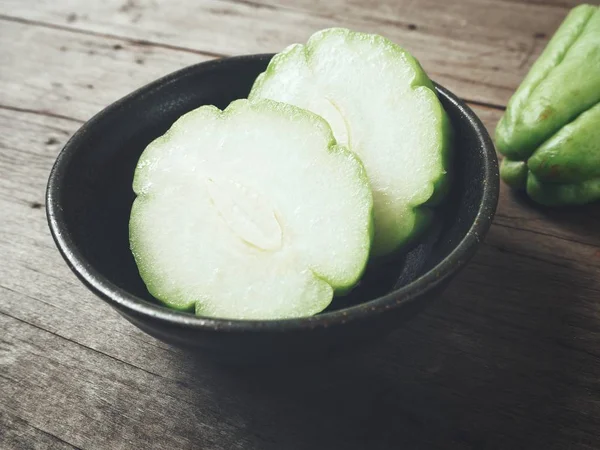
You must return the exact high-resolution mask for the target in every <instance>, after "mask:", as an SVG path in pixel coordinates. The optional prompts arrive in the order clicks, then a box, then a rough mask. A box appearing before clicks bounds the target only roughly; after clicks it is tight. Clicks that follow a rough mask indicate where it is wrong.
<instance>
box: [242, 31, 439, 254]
mask: <svg viewBox="0 0 600 450" xmlns="http://www.w3.org/2000/svg"><path fill="white" fill-rule="evenodd" d="M249 98H250V99H251V100H257V99H264V98H268V99H272V100H276V101H280V102H285V103H289V104H292V105H296V106H299V107H301V108H304V109H308V110H309V111H313V112H315V113H316V114H319V115H320V116H322V117H323V118H324V119H325V120H327V121H328V122H329V124H330V125H331V127H332V129H333V132H334V134H335V137H336V139H337V141H338V142H339V143H340V144H345V145H348V147H349V148H350V150H352V151H353V152H355V153H356V154H357V155H358V156H359V157H360V158H361V159H362V161H363V163H364V165H365V168H366V170H367V173H368V176H369V179H370V181H371V185H372V188H373V197H374V211H375V242H374V254H375V255H383V254H386V253H391V252H392V251H394V250H395V249H397V248H398V247H400V246H401V245H402V244H403V243H404V242H406V241H407V240H408V239H409V238H411V237H412V235H414V234H415V232H416V231H418V229H419V228H420V227H421V223H422V222H423V221H425V220H426V219H427V216H428V210H427V209H426V208H423V207H422V205H423V204H424V203H425V202H427V201H428V200H429V199H430V198H431V197H432V195H433V193H434V191H435V190H436V189H437V188H439V187H440V186H441V184H442V181H443V179H444V176H445V173H446V171H445V163H444V160H445V156H446V153H447V151H448V144H449V136H448V135H449V125H448V121H447V118H446V115H445V112H444V110H443V108H442V106H441V104H440V102H439V100H438V98H437V96H436V94H435V92H434V90H433V85H432V83H431V81H430V80H429V79H428V77H427V75H426V74H425V72H424V71H423V70H422V69H421V67H420V65H419V63H418V62H417V61H416V60H415V59H414V58H413V57H412V56H410V55H409V54H408V53H407V52H406V51H404V50H403V49H402V48H401V47H399V46H398V45H396V44H394V43H392V42H391V41H389V40H387V39H385V38H383V37H381V36H377V35H371V34H364V33H357V32H351V31H349V30H347V29H341V28H333V29H328V30H324V31H321V32H318V33H316V34H315V35H313V36H312V37H311V38H310V40H309V41H308V43H307V44H306V45H299V44H295V45H292V46H290V47H288V48H287V49H286V50H284V51H283V52H281V53H280V54H278V55H276V56H275V57H274V58H273V59H272V60H271V62H270V64H269V67H268V68H267V70H266V72H265V73H263V74H261V75H260V76H259V77H258V78H257V80H256V83H255V84H254V87H253V88H252V92H251V94H250V96H249Z"/></svg>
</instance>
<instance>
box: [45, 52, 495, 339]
mask: <svg viewBox="0 0 600 450" xmlns="http://www.w3.org/2000/svg"><path fill="white" fill-rule="evenodd" d="M273 55H274V54H271V53H262V54H254V55H242V56H232V57H222V58H218V59H214V60H211V61H205V62H201V63H197V64H194V65H191V66H188V67H185V68H183V69H180V70H177V71H175V72H172V73H170V74H168V75H166V76H164V77H161V78H158V79H157V80H155V81H153V82H151V83H149V84H147V85H145V86H142V87H140V88H138V89H137V90H135V91H133V92H131V93H130V94H128V95H126V96H125V97H122V98H121V99H119V100H117V101H116V102H114V103H112V104H110V105H109V106H107V107H106V108H104V109H102V110H101V111H100V112H98V113H97V114H95V115H94V116H93V117H92V118H91V119H90V120H88V121H87V122H86V123H84V124H83V125H82V126H81V127H80V128H79V129H78V130H77V131H76V132H75V134H74V135H73V136H72V137H71V138H70V139H69V141H68V142H67V143H66V144H65V146H64V147H63V149H62V150H61V152H60V153H59V155H58V156H57V158H56V161H55V163H54V165H53V167H52V170H51V171H50V175H49V178H48V184H47V188H46V216H47V220H48V226H49V228H50V232H51V235H52V237H53V239H54V241H55V244H56V246H57V247H58V250H59V252H60V253H61V255H62V257H63V258H64V260H65V261H66V263H67V265H68V266H69V268H70V269H71V270H72V271H73V272H74V273H75V275H76V276H77V277H78V278H79V279H80V280H81V281H82V282H83V284H85V285H86V286H87V287H88V288H89V289H90V290H91V291H92V292H93V293H95V294H96V295H97V296H99V297H100V298H102V299H103V300H104V301H106V302H107V303H109V304H110V305H111V306H113V307H115V308H116V309H117V310H119V311H120V312H123V313H125V314H130V315H131V314H133V315H134V316H137V317H146V318H148V319H154V320H158V321H163V322H168V323H169V324H171V325H174V326H183V327H185V328H194V329H202V330H212V331H231V332H240V331H244V332H248V331H249V332H252V331H254V332H256V331H270V332H282V331H292V330H296V331H301V330H307V329H315V328H327V327H330V326H333V325H342V324H345V323H350V322H353V321H357V320H361V319H364V318H366V317H372V316H375V315H379V314H382V313H385V312H387V311H389V310H392V309H396V308H400V307H404V306H406V304H407V303H412V302H414V301H416V300H418V298H419V297H420V296H421V295H422V294H424V293H426V292H428V291H431V290H433V289H435V288H436V287H437V286H438V285H440V284H442V283H444V282H445V280H447V279H449V278H450V277H452V276H453V275H454V274H455V273H456V272H458V271H459V270H460V269H461V268H462V267H464V266H465V265H466V263H467V262H468V261H469V260H470V259H471V257H472V256H473V255H474V254H475V252H476V250H477V247H478V244H479V242H480V240H481V239H482V237H483V236H484V235H485V234H486V233H487V231H488V229H489V228H490V226H491V223H492V220H493V218H494V215H495V212H496V207H497V203H498V198H499V190H500V186H499V173H498V160H497V157H496V152H495V148H494V144H493V142H492V139H491V137H490V136H489V134H488V132H487V130H486V129H485V127H484V125H483V123H482V122H481V120H480V119H479V118H478V117H477V115H476V114H475V113H474V112H473V111H472V110H471V109H470V108H469V107H468V106H467V105H466V104H465V103H464V102H463V101H462V100H460V99H459V98H458V97H457V96H456V95H454V94H453V93H452V92H450V91H449V90H448V89H446V88H444V87H443V86H441V85H439V84H437V83H435V82H434V86H435V89H436V91H437V93H438V94H439V95H442V96H443V97H445V99H446V100H447V101H448V102H449V103H450V104H452V106H453V107H454V108H458V109H459V110H460V111H461V112H462V113H463V115H464V116H465V117H466V119H467V121H468V123H469V126H470V127H471V128H473V129H474V130H475V133H476V135H477V136H478V138H479V140H480V141H481V147H482V149H483V160H484V173H483V180H484V182H483V185H484V186H483V194H482V197H481V201H480V203H479V204H478V209H477V215H476V217H475V220H474V221H473V223H472V224H471V226H470V228H469V230H468V231H467V233H466V234H465V236H464V237H463V238H462V239H461V240H460V242H458V243H457V244H456V245H455V246H454V248H453V249H452V251H451V252H450V253H449V254H448V255H447V256H446V257H445V258H444V259H443V260H442V261H440V262H439V263H438V264H437V265H436V266H434V267H433V268H431V269H430V270H428V271H427V272H425V273H424V274H422V275H421V276H419V277H418V278H417V279H415V280H413V281H412V282H410V283H408V284H407V285H405V286H403V287H401V288H399V289H396V290H394V291H392V292H390V293H388V294H386V295H384V296H382V297H378V298H375V299H372V300H369V301H367V302H364V303H360V304H358V305H353V306H349V307H347V308H342V309H338V310H335V311H330V312H323V313H320V314H318V315H314V316H309V317H300V318H292V319H276V320H240V319H222V318H211V317H201V316H196V315H193V314H190V313H188V312H182V311H176V310H173V309H169V308H168V307H166V306H163V305H160V304H153V303H150V302H148V301H147V300H144V299H142V298H140V297H138V296H136V295H133V294H131V293H129V292H127V291H126V290H124V289H122V288H120V287H118V286H116V285H115V284H113V283H112V282H111V281H110V280H108V279H107V278H106V277H104V276H103V275H101V274H100V273H99V272H98V271H97V270H96V269H95V268H94V267H93V266H92V265H91V264H90V262H89V261H88V260H86V259H85V258H84V256H83V255H82V254H81V252H80V251H79V250H78V249H77V247H76V245H75V243H74V240H73V239H72V236H71V235H70V233H69V231H68V229H67V226H66V222H65V219H64V211H63V208H62V205H61V204H60V201H59V198H60V191H61V189H62V186H63V183H64V181H65V173H66V170H67V169H68V166H69V164H70V162H71V161H72V159H73V157H74V155H76V154H77V153H78V151H79V149H80V148H81V145H80V144H81V142H85V135H86V133H87V129H89V128H93V127H94V126H95V125H96V124H97V123H98V122H99V121H101V120H102V119H103V118H104V117H106V116H108V115H110V114H112V113H113V112H115V111H117V110H119V108H120V107H121V106H122V105H123V104H125V103H128V102H130V101H133V100H136V99H138V98H140V97H142V96H145V95H149V94H151V93H152V92H153V91H154V90H157V89H159V88H163V87H164V86H165V85H168V84H171V83H174V82H177V81H179V80H181V79H182V78H185V77H188V76H193V75H195V74H196V73H197V71H199V70H200V71H210V70H212V69H214V68H216V67H217V66H220V65H223V64H228V63H238V64H243V63H244V62H246V61H256V60H265V61H268V60H270V59H271V58H272V57H273Z"/></svg>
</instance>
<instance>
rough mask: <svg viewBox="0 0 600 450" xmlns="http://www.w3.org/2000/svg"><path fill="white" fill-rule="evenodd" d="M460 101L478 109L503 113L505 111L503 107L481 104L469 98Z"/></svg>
mask: <svg viewBox="0 0 600 450" xmlns="http://www.w3.org/2000/svg"><path fill="white" fill-rule="evenodd" d="M462 100H463V101H464V102H466V103H469V104H471V105H475V106H478V107H480V108H488V109H495V110H497V111H505V110H506V106H503V105H496V104H494V103H487V102H481V101H479V100H473V99H471V98H464V97H463V98H462Z"/></svg>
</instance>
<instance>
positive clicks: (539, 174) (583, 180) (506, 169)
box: [496, 5, 600, 205]
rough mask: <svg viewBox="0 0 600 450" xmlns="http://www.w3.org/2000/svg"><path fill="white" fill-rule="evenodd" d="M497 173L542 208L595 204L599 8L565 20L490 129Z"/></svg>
mask: <svg viewBox="0 0 600 450" xmlns="http://www.w3.org/2000/svg"><path fill="white" fill-rule="evenodd" d="M496 146H497V149H498V151H499V152H500V153H502V154H503V155H504V156H505V159H504V160H503V162H502V165H501V170H500V174H501V176H502V179H503V180H504V181H505V182H506V183H507V184H509V185H510V186H512V187H514V188H517V189H526V191H527V193H528V195H529V196H530V197H531V198H532V199H533V200H535V201H537V202H539V203H543V204H546V205H566V204H583V203H589V202H592V201H595V200H598V199H600V189H598V188H597V186H598V185H599V181H598V180H600V8H598V7H596V6H591V5H580V6H578V7H576V8H574V9H573V10H572V11H571V12H570V13H569V14H568V15H567V17H566V18H565V20H564V21H563V23H562V24H561V26H560V27H559V29H558V30H557V31H556V33H555V35H554V36H553V37H552V39H551V40H550V42H549V43H548V46H547V47H546V49H545V50H544V52H543V53H542V54H541V56H540V57H539V59H538V60H537V61H536V62H535V63H534V64H533V66H532V67H531V70H530V71H529V73H528V74H527V76H526V77H525V79H524V80H523V82H522V84H521V85H520V86H519V88H518V89H517V91H516V92H515V94H514V95H513V97H512V98H511V99H510V101H509V104H508V107H507V110H506V112H505V114H504V115H503V117H502V119H501V120H500V122H499V123H498V126H497V128H496Z"/></svg>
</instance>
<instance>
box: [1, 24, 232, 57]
mask: <svg viewBox="0 0 600 450" xmlns="http://www.w3.org/2000/svg"><path fill="white" fill-rule="evenodd" d="M0 20H5V21H7V22H16V23H20V24H23V25H30V26H37V27H43V28H51V29H54V30H60V31H66V32H70V33H78V34H84V35H88V36H96V37H102V38H106V39H116V40H120V41H123V42H127V43H129V44H132V45H137V46H140V47H143V46H151V47H157V48H164V49H167V50H174V51H179V52H186V53H193V54H195V55H202V56H208V57H213V58H223V57H227V56H229V55H225V54H222V53H216V52H210V51H204V50H198V49H194V48H190V47H182V46H179V45H171V44H163V43H160V42H154V41H148V40H145V39H132V38H128V37H125V36H119V35H117V34H110V33H100V32H98V31H91V30H83V29H81V28H75V27H69V26H65V25H57V24H53V23H48V22H43V21H40V20H31V19H23V18H21V17H13V16H8V15H5V14H0Z"/></svg>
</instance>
